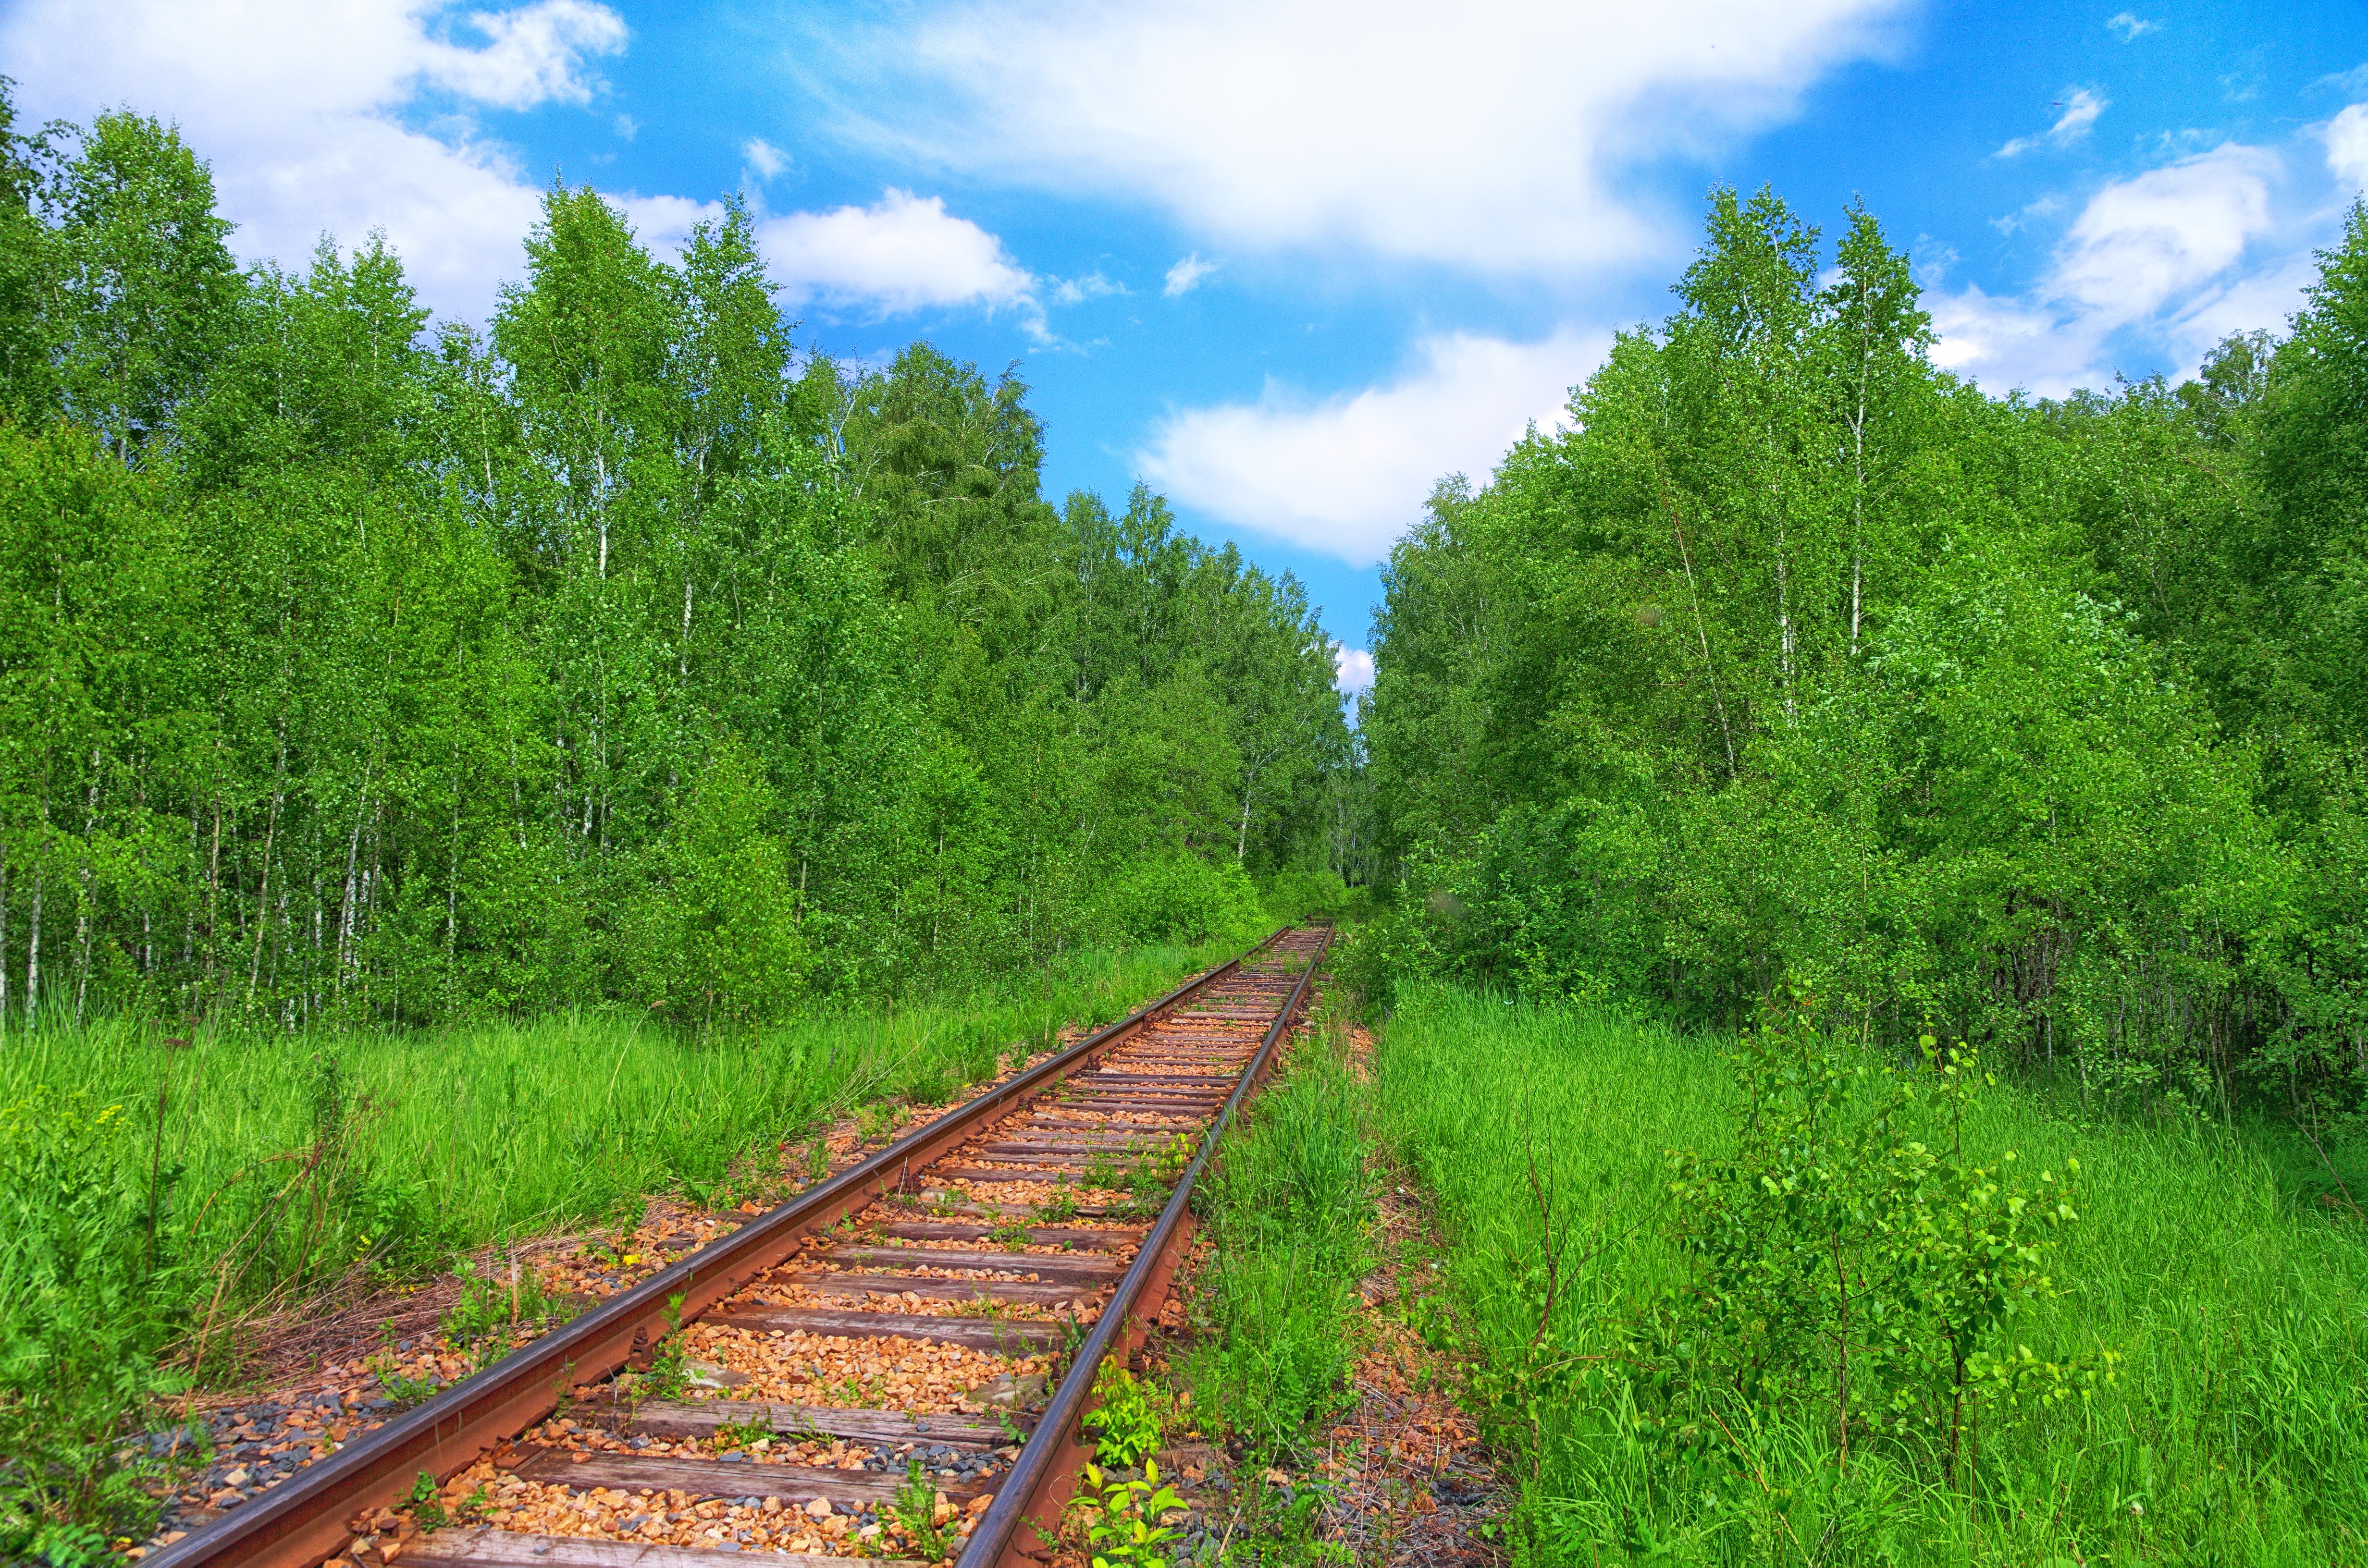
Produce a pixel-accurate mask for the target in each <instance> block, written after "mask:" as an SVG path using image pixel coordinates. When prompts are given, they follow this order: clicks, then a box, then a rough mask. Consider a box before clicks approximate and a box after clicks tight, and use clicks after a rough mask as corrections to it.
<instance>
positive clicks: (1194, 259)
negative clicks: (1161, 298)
mask: <svg viewBox="0 0 2368 1568" xmlns="http://www.w3.org/2000/svg"><path fill="white" fill-rule="evenodd" d="M1224 265H1225V264H1224V262H1222V261H1202V260H1201V253H1200V252H1199V251H1194V252H1193V253H1192V254H1191V255H1190V256H1184V257H1181V258H1179V259H1178V261H1177V263H1176V265H1175V266H1173V267H1169V268H1168V269H1167V288H1166V289H1165V290H1162V292H1164V293H1165V294H1166V295H1167V297H1168V298H1169V299H1171V300H1172V299H1174V298H1176V297H1177V296H1178V294H1189V293H1190V292H1191V291H1192V290H1195V289H1197V288H1199V287H1200V286H1201V279H1202V278H1206V277H1208V276H1209V274H1211V273H1212V272H1214V271H1216V270H1217V268H1219V267H1223V266H1224Z"/></svg>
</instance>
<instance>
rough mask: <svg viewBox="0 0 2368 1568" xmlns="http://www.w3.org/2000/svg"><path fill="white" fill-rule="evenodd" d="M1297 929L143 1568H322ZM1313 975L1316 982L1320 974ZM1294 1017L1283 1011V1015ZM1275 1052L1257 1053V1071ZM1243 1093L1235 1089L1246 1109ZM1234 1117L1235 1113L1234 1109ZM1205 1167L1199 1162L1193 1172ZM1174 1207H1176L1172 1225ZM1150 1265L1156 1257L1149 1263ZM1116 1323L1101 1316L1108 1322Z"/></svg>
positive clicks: (755, 1223) (909, 1138)
mask: <svg viewBox="0 0 2368 1568" xmlns="http://www.w3.org/2000/svg"><path fill="white" fill-rule="evenodd" d="M1288 929H1289V927H1283V928H1281V929H1278V930H1277V931H1275V932H1274V934H1273V935H1272V936H1269V937H1267V938H1266V940H1265V941H1262V942H1260V943H1258V945H1257V946H1256V947H1254V948H1251V949H1249V950H1248V951H1247V952H1245V953H1244V954H1242V955H1241V957H1239V958H1234V959H1229V960H1226V961H1225V962H1224V963H1222V964H1220V965H1218V966H1217V967H1216V968H1214V969H1212V970H1210V971H1208V972H1207V973H1205V974H1201V975H1199V976H1196V977H1195V978H1193V979H1191V980H1189V981H1186V982H1185V983H1183V984H1181V985H1179V986H1178V987H1177V988H1176V989H1174V990H1173V991H1170V992H1169V993H1167V994H1166V995H1165V996H1162V997H1160V998H1159V999H1158V1000H1157V1001H1156V1002H1153V1003H1150V1004H1149V1005H1147V1006H1144V1007H1141V1008H1138V1009H1137V1010H1136V1011H1134V1012H1133V1013H1131V1014H1129V1015H1128V1016H1127V1017H1124V1018H1121V1019H1120V1020H1119V1021H1118V1022H1117V1023H1114V1024H1110V1025H1108V1026H1107V1027H1105V1028H1101V1029H1099V1030H1097V1031H1095V1032H1094V1033H1093V1034H1091V1035H1088V1036H1087V1038H1086V1039H1084V1040H1080V1041H1078V1042H1077V1043H1076V1045H1073V1046H1071V1047H1070V1048H1069V1049H1068V1050H1066V1051H1061V1052H1059V1053H1058V1054H1056V1055H1054V1056H1053V1057H1050V1058H1048V1059H1046V1060H1045V1061H1043V1062H1038V1063H1037V1064H1036V1065H1035V1066H1033V1067H1030V1068H1029V1069H1027V1070H1026V1071H1025V1072H1022V1073H1019V1074H1015V1075H1014V1076H1013V1077H1012V1078H1011V1079H1009V1080H1008V1082H1006V1083H1003V1084H1000V1085H996V1086H995V1087H994V1088H991V1089H988V1090H986V1091H985V1093H983V1094H981V1095H979V1096H977V1097H976V1098H974V1099H973V1100H971V1101H970V1102H968V1103H967V1104H965V1105H963V1106H961V1107H959V1108H956V1109H954V1110H952V1111H950V1112H948V1113H947V1114H946V1115H944V1116H942V1117H940V1118H939V1119H937V1120H936V1121H933V1122H931V1123H930V1124H929V1125H928V1126H927V1127H923V1128H918V1129H916V1130H915V1131H912V1132H910V1133H907V1134H906V1135H905V1137H903V1138H901V1139H898V1140H897V1141H896V1142H894V1143H891V1144H889V1145H888V1147H886V1148H884V1149H882V1150H881V1151H880V1152H879V1153H876V1154H873V1155H872V1156H871V1157H870V1158H869V1159H867V1160H865V1161H863V1162H862V1163H861V1164H860V1165H855V1166H853V1167H851V1168H849V1169H848V1170H846V1171H842V1172H841V1173H839V1174H838V1175H837V1176H833V1177H831V1178H830V1179H829V1180H828V1181H825V1182H824V1183H823V1184H822V1185H821V1186H819V1187H814V1189H813V1190H811V1191H809V1192H804V1193H801V1194H800V1195H799V1196H798V1197H796V1198H793V1199H791V1200H790V1201H789V1202H787V1203H784V1204H782V1205H781V1206H780V1207H779V1208H777V1209H774V1210H770V1211H768V1212H767V1213H765V1214H762V1215H759V1216H758V1217H757V1218H756V1219H754V1220H751V1221H749V1222H748V1223H747V1224H746V1225H743V1226H742V1227H740V1229H738V1230H737V1231H734V1232H733V1233H731V1234H730V1235H729V1236H726V1237H723V1239H721V1240H718V1241H715V1242H712V1243H710V1244H708V1245H707V1246H705V1247H703V1248H701V1249H700V1251H698V1252H695V1253H693V1254H691V1255H690V1256H688V1257H685V1258H682V1259H681V1260H679V1261H677V1262H676V1263H674V1264H672V1265H670V1266H668V1267H666V1268H665V1269H663V1270H661V1271H660V1272H658V1273H656V1274H655V1275H653V1276H651V1277H650V1278H647V1279H645V1280H643V1282H642V1283H641V1284H639V1285H637V1286H635V1287H634V1288H633V1289H632V1290H628V1291H626V1292H624V1293H623V1294H622V1295H620V1296H617V1297H615V1298H613V1299H611V1300H609V1301H606V1302H604V1303H602V1304H601V1305H600V1306H598V1307H597V1308H595V1309H593V1310H592V1311H591V1312H586V1314H585V1315H584V1316H582V1317H580V1318H577V1319H575V1321H574V1322H572V1323H569V1324H566V1325H565V1326H564V1327H562V1328H559V1329H556V1330H554V1331H552V1333H550V1334H547V1335H543V1336H542V1337H541V1338H540V1339H538V1340H536V1341H535V1342H534V1343H532V1344H531V1345H528V1346H524V1347H522V1348H520V1349H518V1350H517V1351H515V1352H513V1353H512V1354H510V1355H509V1356H507V1357H505V1358H503V1359H501V1360H500V1361H497V1362H495V1364H494V1365H493V1366H491V1367H488V1368H486V1369H484V1370H483V1371H481V1372H478V1373H477V1374H475V1375H474V1376H473V1377H471V1378H469V1379H467V1380H466V1381H462V1382H461V1383H458V1384H456V1385H455V1386H453V1387H452V1388H450V1389H448V1390H446V1391H445V1392H443V1393H440V1394H438V1395H437V1396H436V1397H435V1398H434V1399H432V1400H430V1401H428V1402H427V1403H426V1404H424V1405H421V1406H420V1407H419V1408H418V1409H417V1410H415V1411H412V1412H410V1413H409V1414H407V1415H401V1416H398V1417H396V1418H395V1419H394V1420H393V1421H390V1422H388V1423H387V1424H386V1425H385V1426H381V1427H380V1428H379V1429H378V1430H377V1431H375V1432H372V1433H370V1434H369V1435H368V1436H367V1437H361V1438H359V1439H357V1440H355V1441H353V1442H351V1443H348V1444H347V1445H346V1446H345V1447H344V1448H342V1449H339V1450H337V1452H336V1453H335V1454H332V1455H331V1456H329V1457H328V1458H327V1459H325V1460H320V1461H318V1462H316V1463H314V1464H313V1465H312V1466H311V1467H310V1468H308V1469H306V1470H303V1471H300V1472H299V1473H297V1474H296V1475H294V1476H291V1477H290V1478H289V1479H288V1480H287V1481H285V1482H283V1483H280V1484H279V1485H278V1486H275V1487H273V1488H272V1489H271V1490H270V1491H268V1492H267V1493H265V1494H263V1495H262V1496H260V1497H258V1498H256V1499H255V1500H254V1501H253V1502H251V1503H249V1504H247V1505H246V1506H244V1507H242V1508H240V1509H239V1510H238V1511H237V1512H236V1513H233V1514H230V1515H227V1516H225V1517H222V1518H221V1519H218V1520H216V1521H214V1522H213V1523H212V1524H210V1525H208V1526H207V1527H206V1528H203V1529H201V1530H199V1531H197V1532H195V1533H194V1534H192V1535H190V1536H189V1537H188V1539H187V1540H179V1541H176V1542H175V1543H174V1544H173V1545H171V1546H169V1547H166V1548H165V1549H164V1550H163V1551H159V1552H157V1553H155V1554H154V1555H153V1556H151V1557H149V1558H148V1559H147V1560H146V1563H145V1568H214V1565H218V1564H219V1565H229V1564H236V1565H237V1568H313V1565H314V1564H317V1563H319V1562H323V1561H324V1559H326V1558H328V1557H331V1556H333V1555H335V1554H336V1552H337V1551H339V1550H340V1549H341V1548H342V1547H343V1546H344V1544H345V1542H346V1540H347V1538H348V1536H349V1534H350V1533H351V1532H350V1531H349V1530H348V1528H347V1521H349V1520H351V1519H353V1518H354V1517H356V1516H357V1515H360V1514H366V1513H369V1512H370V1511H371V1510H373V1509H376V1508H381V1507H385V1506H391V1505H393V1504H395V1503H397V1502H399V1501H400V1500H402V1498H403V1497H404V1496H405V1495H407V1494H409V1492H410V1490H411V1486H412V1483H413V1482H414V1481H415V1480H416V1477H417V1476H418V1474H419V1472H420V1471H428V1472H430V1473H431V1474H433V1475H435V1476H436V1477H437V1478H438V1480H439V1481H440V1480H441V1479H443V1478H444V1477H445V1476H448V1475H450V1474H453V1473H455V1472H457V1471H461V1470H463V1469H465V1468H467V1467H468V1466H469V1465H471V1464H472V1463H474V1462H475V1461H476V1460H478V1459H479V1458H480V1457H481V1456H483V1455H484V1453H486V1452H487V1451H489V1450H490V1449H492V1448H493V1447H494V1445H495V1443H497V1442H499V1441H500V1440H501V1439H503V1438H506V1437H512V1436H515V1435H516V1434H518V1433H519V1432H521V1431H524V1430H525V1429H526V1428H528V1427H529V1426H532V1425H533V1424H534V1423H535V1422H537V1421H540V1420H541V1419H542V1418H543V1417H544V1416H546V1415H550V1414H551V1412H552V1411H553V1410H554V1409H556V1408H557V1407H558V1405H559V1403H560V1402H561V1401H562V1400H563V1399H564V1398H568V1397H571V1396H572V1395H573V1394H574V1393H575V1391H577V1390H579V1389H582V1388H586V1387H588V1386H589V1385H591V1384H594V1383H597V1382H598V1381H601V1380H602V1379H604V1378H607V1377H609V1376H610V1375H611V1374H613V1373H615V1372H617V1371H619V1370H620V1369H624V1368H626V1367H629V1366H634V1365H641V1366H646V1365H647V1364H648V1358H649V1356H650V1354H651V1352H652V1351H653V1350H655V1348H656V1345H657V1342H658V1340H659V1339H661V1338H662V1337H664V1336H665V1335H666V1334H667V1333H670V1332H672V1324H670V1323H669V1321H668V1320H669V1318H670V1316H671V1317H674V1318H675V1321H677V1322H680V1323H689V1322H691V1321H693V1320H695V1319H696V1318H698V1317H699V1316H700V1314H702V1313H704V1312H706V1311H707V1310H708V1309H709V1308H711V1307H712V1306H713V1305H715V1303H716V1302H718V1301H722V1300H723V1299H724V1298H725V1297H727V1296H729V1295H731V1294H732V1293H733V1292H734V1290H738V1289H739V1288H740V1287H741V1286H742V1285H743V1284H745V1283H746V1282H747V1281H748V1280H750V1279H752V1278H755V1277H756V1276H757V1275H759V1274H762V1273H763V1272H765V1271H766V1270H767V1269H768V1268H771V1267H774V1266H775V1265H776V1264H779V1263H780V1262H781V1261H782V1260H783V1259H785V1258H787V1257H788V1256H791V1254H792V1253H794V1252H795V1251H796V1250H797V1248H798V1244H799V1243H800V1242H802V1241H803V1239H804V1238H805V1236H806V1235H807V1234H808V1233H812V1232H814V1231H818V1230H821V1229H823V1228H824V1227H825V1226H827V1225H830V1224H832V1223H833V1222H835V1221H837V1220H838V1219H839V1218H840V1217H841V1216H843V1215H846V1214H848V1213H852V1212H854V1211H855V1210H859V1209H860V1208H862V1207H863V1206H864V1205H866V1204H869V1203H871V1202H872V1201H873V1200H874V1199H878V1198H880V1197H882V1196H883V1195H885V1194H887V1193H889V1192H891V1191H894V1190H896V1189H898V1188H899V1187H902V1185H903V1183H904V1180H905V1176H906V1174H907V1173H908V1172H909V1171H910V1170H912V1169H913V1168H915V1167H916V1166H920V1165H927V1164H928V1163H929V1161H931V1160H933V1159H935V1158H937V1157H938V1156H939V1154H941V1153H944V1152H946V1151H947V1150H948V1149H951V1148H952V1147H954V1146H956V1145H958V1144H959V1143H961V1142H962V1141H963V1140H964V1139H966V1138H967V1137H969V1136H970V1134H971V1131H972V1130H973V1128H974V1127H976V1126H977V1125H978V1124H979V1123H981V1122H984V1121H987V1120H991V1119H994V1118H995V1117H996V1115H997V1114H999V1113H1000V1112H1002V1111H1003V1110H1004V1109H1005V1108H1008V1106H1010V1105H1011V1104H1012V1103H1014V1102H1015V1101H1018V1100H1020V1099H1023V1098H1025V1097H1027V1096H1030V1095H1033V1094H1037V1093H1040V1092H1042V1090H1044V1089H1045V1088H1048V1087H1050V1086H1051V1085H1053V1084H1055V1083H1057V1082H1059V1081H1060V1080H1061V1079H1063V1078H1064V1077H1066V1076H1068V1075H1069V1074H1072V1073H1075V1072H1076V1071H1077V1070H1078V1069H1079V1068H1081V1067H1086V1066H1089V1065H1090V1064H1091V1063H1092V1062H1093V1061H1094V1060H1095V1059H1096V1058H1098V1057H1099V1056H1101V1055H1103V1054H1105V1053H1107V1052H1108V1051H1110V1050H1111V1049H1112V1048H1114V1047H1116V1046H1117V1045H1119V1044H1120V1043H1121V1041H1123V1040H1125V1039H1126V1038H1127V1037H1128V1036H1130V1035H1132V1034H1133V1033H1134V1032H1135V1031H1136V1030H1138V1029H1140V1028H1143V1027H1144V1025H1145V1024H1146V1023H1148V1022H1150V1021H1151V1020H1152V1019H1154V1018H1156V1017H1158V1016H1159V1015H1160V1014H1161V1013H1163V1012H1166V1011H1167V1009H1169V1008H1171V1007H1173V1006H1176V1005H1177V1004H1178V1003H1179V1002H1182V1001H1185V1000H1187V999H1189V998H1190V996H1192V995H1193V994H1195V993H1197V992H1199V991H1201V990H1204V989H1206V988H1207V987H1208V986H1210V985H1212V984H1214V983H1216V982H1217V981H1219V980H1222V979H1224V977H1225V976H1227V975H1229V974H1232V973H1233V972H1234V971H1236V970H1238V969H1240V968H1241V966H1242V964H1243V962H1244V961H1245V960H1247V959H1248V958H1250V957H1251V956H1253V955H1255V954H1257V953H1259V952H1262V951H1264V950H1265V949H1267V948H1269V947H1270V946H1272V945H1273V944H1274V942H1275V941H1276V940H1277V939H1278V938H1280V937H1281V936H1282V935H1283V934H1284V931H1285V930H1288ZM1309 972H1310V973H1313V972H1314V965H1313V963H1312V962H1311V964H1310V966H1309ZM1304 989H1305V981H1304V979H1303V980H1302V983H1301V985H1300V988H1299V990H1295V991H1294V992H1293V993H1292V1005H1293V1006H1295V1005H1296V1003H1297V1001H1298V998H1299V995H1300V992H1301V991H1304ZM1289 1012H1290V1008H1289V1007H1288V1006H1287V1007H1286V1008H1285V1011H1284V1016H1285V1017H1288V1016H1289ZM1270 1042H1271V1036H1269V1045H1270ZM1266 1054H1268V1052H1266V1051H1261V1053H1260V1060H1261V1061H1263V1060H1264V1059H1265V1056H1266ZM1245 1082H1247V1078H1246V1079H1245ZM1239 1094H1240V1092H1239V1091H1238V1090H1237V1091H1236V1092H1235V1098H1236V1099H1238V1098H1239ZM1226 1109H1227V1112H1228V1113H1229V1114H1230V1111H1231V1109H1232V1105H1231V1103H1230V1102H1229V1103H1228V1105H1227V1108H1226ZM1219 1125H1221V1126H1222V1125H1223V1123H1222V1122H1220V1123H1219ZM1212 1142H1213V1141H1212ZM1206 1147H1207V1145H1205V1144H1204V1147H1203V1157H1204V1158H1205V1153H1206ZM1198 1168H1199V1166H1198V1164H1197V1163H1196V1165H1195V1166H1194V1169H1195V1170H1197V1169H1198ZM1189 1188H1190V1177H1189V1176H1188V1177H1187V1181H1186V1187H1184V1188H1182V1189H1179V1190H1189ZM1176 1207H1177V1206H1176V1205H1175V1204H1173V1203H1171V1204H1170V1205H1169V1210H1170V1212H1171V1213H1172V1212H1173V1210H1175V1209H1176ZM1161 1224H1162V1227H1163V1230H1162V1232H1161V1233H1162V1234H1165V1233H1167V1230H1168V1229H1172V1227H1170V1226H1169V1224H1168V1216H1167V1215H1163V1217H1162V1220H1161ZM1150 1253H1151V1249H1150V1248H1149V1247H1148V1246H1146V1247H1145V1248H1144V1254H1143V1256H1150ZM1142 1272H1143V1270H1142V1268H1141V1258H1140V1257H1138V1259H1137V1267H1135V1268H1134V1269H1133V1270H1131V1271H1130V1273H1129V1274H1128V1275H1127V1277H1126V1278H1128V1279H1129V1280H1133V1279H1134V1278H1135V1276H1136V1275H1138V1274H1140V1273H1142ZM1163 1278H1164V1274H1163ZM677 1296H679V1297H681V1298H682V1301H681V1304H680V1306H679V1308H674V1307H671V1306H670V1304H669V1303H670V1302H671V1301H672V1299H673V1298H675V1297H677ZM1125 1299H1126V1300H1128V1301H1132V1300H1133V1296H1131V1295H1130V1296H1127V1297H1126V1298H1125ZM677 1314H678V1315H677ZM1112 1321H1115V1320H1113V1319H1112V1318H1111V1316H1110V1314H1109V1313H1108V1312H1105V1313H1104V1315H1103V1318H1102V1322H1103V1323H1109V1322H1112ZM1088 1343H1089V1344H1091V1343H1094V1342H1093V1341H1090V1340H1089V1341H1088ZM1033 1446H1034V1445H1032V1444H1031V1445H1030V1448H1032V1447H1033ZM1022 1451H1023V1454H1024V1453H1025V1452H1026V1450H1025V1449H1023V1450H1022Z"/></svg>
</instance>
